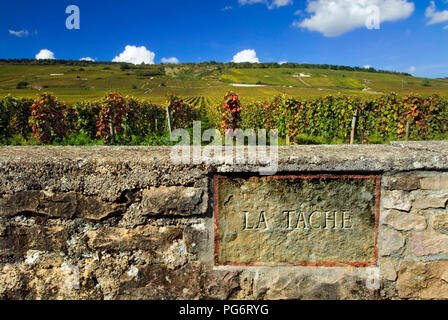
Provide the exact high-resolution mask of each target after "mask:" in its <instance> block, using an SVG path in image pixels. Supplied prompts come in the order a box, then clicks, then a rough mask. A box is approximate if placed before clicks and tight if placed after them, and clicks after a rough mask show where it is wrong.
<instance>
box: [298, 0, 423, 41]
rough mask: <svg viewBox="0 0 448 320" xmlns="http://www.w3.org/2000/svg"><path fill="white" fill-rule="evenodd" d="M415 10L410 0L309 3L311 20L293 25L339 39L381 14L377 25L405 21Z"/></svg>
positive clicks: (321, 1)
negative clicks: (338, 37)
mask: <svg viewBox="0 0 448 320" xmlns="http://www.w3.org/2000/svg"><path fill="white" fill-rule="evenodd" d="M414 10H415V5H414V3H413V2H408V0H310V1H309V2H308V6H307V8H306V11H307V13H309V14H311V17H309V18H307V19H304V20H303V21H294V22H293V26H295V27H298V28H305V29H308V30H310V31H317V32H320V33H322V34H323V35H324V36H326V37H337V36H340V35H342V34H344V33H346V32H349V31H352V30H354V29H356V28H360V27H366V25H367V23H368V22H369V21H370V20H371V19H372V17H374V16H375V15H376V14H378V13H379V15H378V20H379V21H378V22H379V23H383V22H393V21H397V20H401V19H406V18H408V17H409V16H410V15H411V14H412V13H413V12H414Z"/></svg>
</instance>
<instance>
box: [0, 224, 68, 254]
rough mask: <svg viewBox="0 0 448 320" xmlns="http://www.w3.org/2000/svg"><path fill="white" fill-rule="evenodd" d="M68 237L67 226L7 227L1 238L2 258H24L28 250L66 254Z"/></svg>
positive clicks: (0, 250)
mask: <svg viewBox="0 0 448 320" xmlns="http://www.w3.org/2000/svg"><path fill="white" fill-rule="evenodd" d="M68 237H69V234H68V228H67V227H65V226H51V227H46V226H39V225H30V226H15V225H12V226H6V227H5V231H4V232H3V235H2V236H0V257H1V256H10V255H11V256H23V255H24V254H25V253H26V252H27V251H28V250H40V251H60V252H65V251H66V246H67V245H66V242H67V240H68Z"/></svg>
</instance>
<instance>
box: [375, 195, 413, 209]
mask: <svg viewBox="0 0 448 320" xmlns="http://www.w3.org/2000/svg"><path fill="white" fill-rule="evenodd" d="M381 203H382V206H383V208H385V209H396V210H401V211H407V212H409V211H410V210H411V208H412V201H411V196H410V194H409V192H406V191H402V190H393V191H387V192H384V193H383V194H382V195H381Z"/></svg>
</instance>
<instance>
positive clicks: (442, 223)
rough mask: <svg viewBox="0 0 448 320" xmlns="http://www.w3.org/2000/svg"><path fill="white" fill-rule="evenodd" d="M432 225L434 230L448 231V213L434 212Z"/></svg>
mask: <svg viewBox="0 0 448 320" xmlns="http://www.w3.org/2000/svg"><path fill="white" fill-rule="evenodd" d="M431 227H432V228H433V229H434V230H441V231H448V213H440V214H434V216H433V217H432V222H431Z"/></svg>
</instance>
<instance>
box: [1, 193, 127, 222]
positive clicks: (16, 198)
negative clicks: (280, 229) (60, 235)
mask: <svg viewBox="0 0 448 320" xmlns="http://www.w3.org/2000/svg"><path fill="white" fill-rule="evenodd" d="M122 210H124V205H123V204H116V203H109V202H105V201H102V200H100V199H98V198H96V197H86V196H84V195H81V194H79V193H76V192H67V193H62V192H60V193H54V192H49V191H34V190H30V191H22V192H18V193H16V194H13V195H4V196H3V197H0V216H2V215H3V216H7V217H12V216H16V215H20V214H22V213H33V214H35V215H45V216H48V217H51V218H65V219H72V218H85V219H89V220H101V219H104V218H107V217H108V216H112V215H114V214H116V213H117V212H121V211H122Z"/></svg>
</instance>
